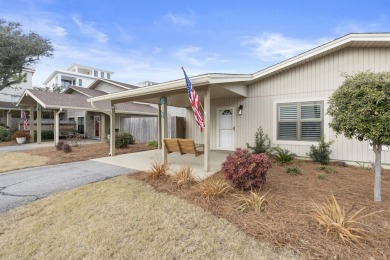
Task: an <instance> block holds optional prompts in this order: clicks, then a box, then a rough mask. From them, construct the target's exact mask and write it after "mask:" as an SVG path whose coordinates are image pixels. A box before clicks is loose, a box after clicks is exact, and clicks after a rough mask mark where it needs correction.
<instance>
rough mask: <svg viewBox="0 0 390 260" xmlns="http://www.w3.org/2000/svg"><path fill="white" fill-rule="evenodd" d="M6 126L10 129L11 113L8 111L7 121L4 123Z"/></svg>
mask: <svg viewBox="0 0 390 260" xmlns="http://www.w3.org/2000/svg"><path fill="white" fill-rule="evenodd" d="M5 124H6V126H8V127H11V124H12V111H11V110H8V111H7V119H6V121H5Z"/></svg>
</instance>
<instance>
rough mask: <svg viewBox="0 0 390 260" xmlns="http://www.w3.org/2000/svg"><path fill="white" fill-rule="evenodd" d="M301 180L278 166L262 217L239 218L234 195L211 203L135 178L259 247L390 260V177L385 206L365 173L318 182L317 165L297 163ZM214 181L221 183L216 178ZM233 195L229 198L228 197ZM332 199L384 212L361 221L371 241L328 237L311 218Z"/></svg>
mask: <svg viewBox="0 0 390 260" xmlns="http://www.w3.org/2000/svg"><path fill="white" fill-rule="evenodd" d="M292 166H294V167H299V168H300V169H301V172H302V174H301V175H296V176H291V175H288V174H286V173H285V168H286V167H285V166H279V165H274V166H273V168H272V169H270V170H269V172H268V175H267V183H266V184H265V186H264V188H265V189H266V190H271V191H270V192H269V198H267V201H268V204H267V208H266V210H265V211H264V212H255V211H246V212H244V213H242V214H238V213H237V210H236V208H237V207H238V206H239V204H238V203H237V199H236V198H235V197H234V196H233V195H227V196H224V197H219V198H215V199H213V200H210V201H207V200H205V199H204V198H202V197H200V196H199V194H197V193H196V192H195V191H194V189H193V188H192V187H191V188H188V189H177V187H176V186H175V185H173V184H172V183H171V182H170V181H169V180H146V178H145V175H144V174H137V175H135V176H131V178H138V179H142V180H144V181H148V182H149V183H150V184H151V185H152V186H153V187H154V188H155V189H156V190H158V191H161V192H166V193H169V194H174V195H176V196H179V197H181V198H184V199H186V200H187V201H189V202H190V203H192V204H195V205H198V206H200V207H202V208H204V209H206V210H208V211H210V212H212V213H213V214H214V215H216V216H218V217H222V218H225V219H227V220H228V221H229V222H231V223H233V224H235V225H236V226H237V227H239V228H240V229H241V230H243V231H245V232H246V233H247V234H249V235H251V236H253V237H255V238H256V239H258V240H259V241H267V242H271V243H273V244H274V245H275V246H276V247H278V248H281V249H286V248H287V249H293V250H294V251H295V252H297V253H299V254H302V255H303V256H304V257H305V258H307V259H318V258H321V259H336V258H337V259H369V258H370V257H372V258H374V259H390V227H389V226H390V222H389V219H390V172H389V171H387V170H385V171H384V172H383V173H382V202H381V203H374V202H373V197H374V195H373V182H374V176H373V173H372V172H369V171H367V170H365V169H362V168H356V167H338V166H332V167H333V168H334V169H336V170H337V172H338V173H337V174H329V175H328V180H327V181H323V180H319V179H318V178H317V174H318V172H319V170H318V168H319V164H316V163H312V162H310V161H299V160H297V161H296V162H294V163H293V165H292ZM214 177H215V178H223V175H222V173H218V174H216V175H215V176H214ZM237 192H238V191H237ZM230 194H231V193H230ZM331 194H334V195H335V196H336V197H337V199H338V201H339V203H340V204H341V205H343V206H345V208H347V209H350V208H353V209H355V210H356V209H360V208H363V207H365V213H367V214H369V213H371V212H376V211H381V210H382V211H383V212H380V213H378V214H374V215H372V216H370V217H369V218H367V219H364V221H363V220H362V222H364V224H365V225H367V226H368V227H369V228H368V229H367V231H368V233H369V235H370V237H371V239H370V240H368V241H367V240H362V242H361V243H360V244H358V245H355V246H350V245H348V244H344V243H343V242H342V241H341V240H340V238H339V237H338V236H337V235H330V234H329V235H328V236H326V233H325V232H324V231H323V230H322V229H320V228H319V227H318V224H317V223H316V222H315V221H314V220H313V218H312V216H311V215H310V214H311V212H312V204H311V201H312V200H314V201H316V202H319V203H321V202H326V201H327V200H328V197H329V196H330V195H331Z"/></svg>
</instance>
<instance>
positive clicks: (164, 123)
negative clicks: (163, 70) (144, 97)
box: [160, 97, 168, 163]
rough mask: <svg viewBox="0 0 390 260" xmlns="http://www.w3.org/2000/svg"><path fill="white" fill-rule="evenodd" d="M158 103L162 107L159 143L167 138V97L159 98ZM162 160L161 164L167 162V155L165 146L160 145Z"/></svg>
mask: <svg viewBox="0 0 390 260" xmlns="http://www.w3.org/2000/svg"><path fill="white" fill-rule="evenodd" d="M160 103H161V105H162V111H161V112H162V113H161V117H162V119H163V120H162V128H161V129H162V133H161V141H162V139H164V138H167V137H168V113H167V111H168V107H167V103H168V99H167V97H161V98H160ZM162 159H163V162H164V163H166V162H167V160H168V153H167V149H166V147H165V145H162Z"/></svg>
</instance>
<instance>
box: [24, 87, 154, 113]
mask: <svg viewBox="0 0 390 260" xmlns="http://www.w3.org/2000/svg"><path fill="white" fill-rule="evenodd" d="M28 91H29V92H30V93H31V94H32V95H34V96H35V97H36V98H37V99H39V100H40V101H41V102H42V103H44V104H45V106H46V107H47V108H60V107H63V108H75V109H85V110H95V108H93V107H92V106H91V104H90V103H89V102H88V101H87V98H88V97H87V96H82V95H72V94H65V93H56V92H46V91H40V90H28ZM99 92H101V91H99ZM103 93H104V92H103ZM96 106H97V107H98V108H99V109H102V110H110V109H111V103H110V101H100V102H96ZM115 107H116V110H117V111H121V112H132V113H133V114H137V112H138V113H158V110H157V109H156V108H154V107H152V106H150V105H147V104H138V103H131V102H128V103H121V104H116V105H115Z"/></svg>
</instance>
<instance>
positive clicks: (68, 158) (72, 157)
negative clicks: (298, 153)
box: [23, 143, 156, 165]
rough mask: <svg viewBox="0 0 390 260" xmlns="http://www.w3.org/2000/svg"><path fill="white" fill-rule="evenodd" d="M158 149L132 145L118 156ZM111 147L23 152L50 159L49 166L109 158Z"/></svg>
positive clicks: (91, 146) (117, 152)
mask: <svg viewBox="0 0 390 260" xmlns="http://www.w3.org/2000/svg"><path fill="white" fill-rule="evenodd" d="M153 149H156V148H154V147H150V146H147V145H146V144H143V143H141V144H132V145H129V146H128V147H125V148H117V149H116V154H117V155H120V154H126V153H136V152H142V151H147V150H153ZM109 151H110V147H109V145H108V144H106V143H94V144H83V143H81V144H80V145H78V146H77V147H74V146H73V147H72V152H70V153H64V152H63V151H58V150H57V149H56V148H55V147H54V146H53V147H42V148H37V149H32V150H28V151H23V152H24V153H28V154H31V155H40V156H45V157H48V158H49V161H48V162H47V164H50V165H53V164H60V163H68V162H77V161H85V160H90V159H95V158H101V157H107V156H109Z"/></svg>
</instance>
